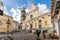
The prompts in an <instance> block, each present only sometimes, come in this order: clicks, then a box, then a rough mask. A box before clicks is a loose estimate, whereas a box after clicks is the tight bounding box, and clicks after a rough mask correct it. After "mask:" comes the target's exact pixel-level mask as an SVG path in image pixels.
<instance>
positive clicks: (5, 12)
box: [4, 7, 9, 15]
mask: <svg viewBox="0 0 60 40" xmlns="http://www.w3.org/2000/svg"><path fill="white" fill-rule="evenodd" d="M4 14H6V15H9V12H8V11H7V8H6V7H4Z"/></svg>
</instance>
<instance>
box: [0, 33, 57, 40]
mask: <svg viewBox="0 0 60 40" xmlns="http://www.w3.org/2000/svg"><path fill="white" fill-rule="evenodd" d="M7 36H8V37H7ZM41 37H42V36H40V38H41ZM4 39H5V40H36V35H34V34H33V33H27V34H6V35H1V36H0V40H4ZM41 40H56V39H48V38H46V39H44V38H41Z"/></svg>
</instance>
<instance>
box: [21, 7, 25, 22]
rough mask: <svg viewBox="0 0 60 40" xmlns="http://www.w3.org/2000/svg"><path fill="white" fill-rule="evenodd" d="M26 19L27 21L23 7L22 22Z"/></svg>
mask: <svg viewBox="0 0 60 40" xmlns="http://www.w3.org/2000/svg"><path fill="white" fill-rule="evenodd" d="M25 19H26V11H25V8H24V7H22V10H21V22H23V21H24V20H25Z"/></svg>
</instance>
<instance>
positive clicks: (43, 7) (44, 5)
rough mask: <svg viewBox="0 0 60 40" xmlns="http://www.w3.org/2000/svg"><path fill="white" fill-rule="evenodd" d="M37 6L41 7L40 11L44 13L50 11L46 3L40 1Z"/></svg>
mask: <svg viewBox="0 0 60 40" xmlns="http://www.w3.org/2000/svg"><path fill="white" fill-rule="evenodd" d="M37 7H39V11H40V12H42V13H46V12H48V11H49V9H48V8H47V5H46V4H40V3H38V5H37Z"/></svg>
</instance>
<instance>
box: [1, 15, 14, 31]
mask: <svg viewBox="0 0 60 40" xmlns="http://www.w3.org/2000/svg"><path fill="white" fill-rule="evenodd" d="M8 18H9V19H10V23H11V24H10V26H9V29H7V20H8ZM0 21H1V23H2V24H1V25H0V32H7V30H9V32H11V31H12V25H13V24H12V21H13V18H12V17H10V16H8V15H6V14H4V15H3V16H1V15H0Z"/></svg>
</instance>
